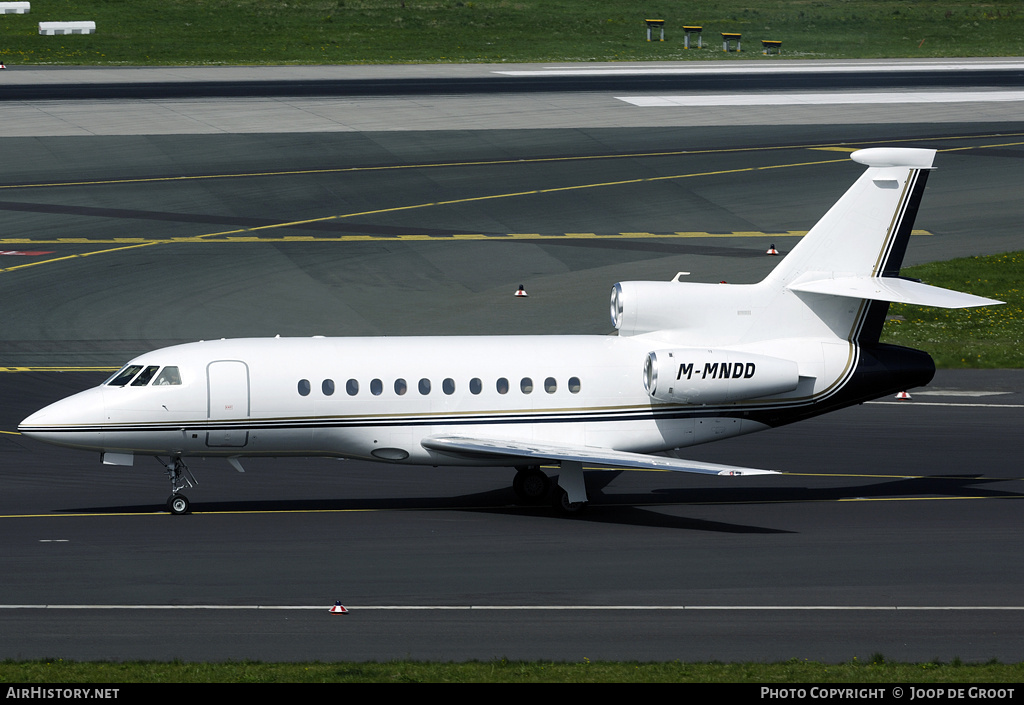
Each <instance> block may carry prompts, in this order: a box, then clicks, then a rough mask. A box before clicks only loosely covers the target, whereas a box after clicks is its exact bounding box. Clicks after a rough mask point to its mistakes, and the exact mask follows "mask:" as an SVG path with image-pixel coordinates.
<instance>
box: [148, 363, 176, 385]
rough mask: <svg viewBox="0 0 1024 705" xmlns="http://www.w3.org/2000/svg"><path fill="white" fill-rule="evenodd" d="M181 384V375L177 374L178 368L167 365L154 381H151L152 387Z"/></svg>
mask: <svg viewBox="0 0 1024 705" xmlns="http://www.w3.org/2000/svg"><path fill="white" fill-rule="evenodd" d="M179 384H181V374H180V373H179V372H178V368H177V367H176V366H174V365H168V366H167V367H165V368H163V369H162V370H161V371H160V374H159V375H157V377H156V379H155V380H153V386H154V387H163V386H170V385H179Z"/></svg>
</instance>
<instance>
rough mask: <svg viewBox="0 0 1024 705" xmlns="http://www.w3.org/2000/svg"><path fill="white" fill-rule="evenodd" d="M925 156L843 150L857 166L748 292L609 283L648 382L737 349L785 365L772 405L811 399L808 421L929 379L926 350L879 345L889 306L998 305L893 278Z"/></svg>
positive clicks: (676, 282)
mask: <svg viewBox="0 0 1024 705" xmlns="http://www.w3.org/2000/svg"><path fill="white" fill-rule="evenodd" d="M934 157H935V150H932V149H903V148H877V149H864V150H860V151H858V152H854V153H853V154H852V158H853V160H854V161H856V162H859V163H861V164H864V165H866V166H867V167H868V168H867V170H866V171H865V172H864V173H863V174H862V175H861V176H860V178H858V179H857V181H856V182H855V183H854V184H853V185H852V186H851V187H850V188H849V190H847V192H846V193H845V194H844V195H843V196H842V198H840V199H839V201H837V202H836V204H835V205H834V206H832V208H830V209H829V211H828V212H827V213H826V214H825V215H824V216H823V217H822V218H821V220H819V221H818V222H817V224H815V225H814V227H813V228H811V230H810V231H809V232H808V233H807V234H806V235H805V236H804V237H803V238H802V239H801V240H800V242H799V243H798V244H797V245H796V247H794V248H793V250H792V251H791V252H790V253H789V254H787V255H786V256H785V258H784V259H783V260H782V261H781V262H780V263H779V264H778V265H777V266H776V267H775V269H774V270H773V271H772V272H771V273H770V274H769V275H768V276H767V277H766V278H765V279H764V280H763V281H761V282H759V283H757V284H749V285H726V284H721V285H718V284H699V283H688V282H685V281H683V280H682V278H681V277H680V276H679V275H677V276H676V277H675V278H674V279H673V280H672V281H670V282H622V283H619V284H616V285H615V287H614V288H613V290H612V318H613V320H614V322H615V324H616V328H617V329H618V331H619V335H626V336H630V335H647V336H650V337H651V338H652V343H653V342H654V341H655V340H656V341H657V343H655V344H657V346H658V347H657V348H655V351H654V352H653V353H652V354H651V356H649V358H648V363H647V366H648V372H647V373H646V374H647V378H648V379H649V380H652V381H653V379H654V378H655V377H656V376H657V369H656V364H655V363H657V364H658V365H660V364H661V359H662V358H664V357H666V354H667V353H668V352H669V351H675V350H680V349H682V348H683V347H684V346H685V348H686V349H688V350H692V349H697V348H705V349H707V350H708V352H709V354H713V355H715V356H717V357H718V358H721V359H725V357H724V356H725V355H726V354H727V353H728V352H742V353H746V354H763V355H767V356H769V357H772V358H777V359H783V360H790V361H793V362H795V363H796V365H797V368H798V373H797V374H798V377H799V382H794V383H793V384H794V388H793V389H792V391H791V392H790V393H789V396H788V399H790V400H791V401H789V402H782V403H784V404H786V405H787V406H788V407H789V410H790V411H792V410H793V407H794V406H796V405H798V404H800V403H806V402H811V403H810V404H806V406H807V409H806V412H807V415H815V414H818V413H822V412H824V411H828V410H831V409H834V408H838V407H841V406H847V405H849V404H853V403H857V402H860V401H865V400H867V399H873V398H877V397H879V396H882V395H884V394H888V393H895V392H898V391H900V390H902V389H908V388H911V387H916V386H921V385H924V384H927V383H928V382H929V381H931V378H932V376H933V374H934V371H935V366H934V363H933V362H932V360H931V357H929V356H928V354H927V353H924V352H921V351H918V350H912V349H910V348H904V347H899V346H895V345H885V344H881V343H879V336H880V335H881V332H882V325H883V323H884V322H885V316H886V313H887V311H888V308H889V304H890V303H892V302H896V303H906V304H913V305H917V306H937V307H942V308H963V307H968V306H985V305H991V304H998V303H1001V302H999V301H994V300H992V299H986V298H983V297H980V296H973V295H971V294H964V293H960V292H956V291H950V290H948V289H942V288H939V287H934V286H929V285H927V284H923V283H921V282H918V281H912V280H909V279H904V278H901V277H900V276H899V274H900V267H901V265H902V263H903V257H904V254H905V253H906V250H907V244H908V242H909V240H910V236H911V233H912V232H913V228H914V220H915V218H916V216H917V210H918V206H919V205H920V204H921V197H922V195H923V193H924V188H925V184H926V182H927V179H928V173H929V171H930V170H931V169H932V161H933V159H934ZM652 347H654V345H652ZM659 348H660V350H661V351H664V354H660V355H659V354H658V353H659ZM677 396H678V394H677ZM762 399H764V398H762ZM774 399H778V398H777V397H774ZM798 400H800V401H798ZM759 403H760V401H759ZM762 405H764V404H762ZM799 417H800V414H792V415H790V416H789V417H787V421H788V420H798V419H799ZM779 422H780V421H779V420H777V419H776V420H773V423H779Z"/></svg>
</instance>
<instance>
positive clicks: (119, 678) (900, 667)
mask: <svg viewBox="0 0 1024 705" xmlns="http://www.w3.org/2000/svg"><path fill="white" fill-rule="evenodd" d="M1022 678H1024V664H1000V663H997V662H994V661H993V662H989V663H978V664H966V663H961V662H960V661H959V660H956V661H954V662H952V663H940V662H937V661H933V662H930V663H908V664H899V663H889V662H887V661H886V660H885V659H884V657H882V656H881V655H880V654H876V655H874V656H872V657H871V658H870V660H868V661H863V662H861V661H858V660H857V659H854V660H852V661H850V662H847V663H841V664H831V665H830V664H823V663H817V662H814V661H799V660H796V659H791V660H790V661H786V662H783V663H775V664H761V663H745V664H724V663H689V664H688V663H680V662H678V661H673V662H669V663H637V662H632V663H631V662H619V663H611V662H603V661H590V660H588V659H583V660H582V661H580V662H572V663H568V662H545V661H507V660H504V659H502V660H500V661H470V662H466V663H426V662H417V661H392V662H387V663H373V662H371V663H320V662H314V663H259V662H244V661H243V662H228V663H184V662H180V661H172V662H168V663H155V662H125V663H118V662H75V661H64V660H62V659H46V660H40V661H4V662H0V682H3V683H25V684H30V683H123V684H127V683H684V682H686V683H962V684H969V683H1020V682H1021V679H1022Z"/></svg>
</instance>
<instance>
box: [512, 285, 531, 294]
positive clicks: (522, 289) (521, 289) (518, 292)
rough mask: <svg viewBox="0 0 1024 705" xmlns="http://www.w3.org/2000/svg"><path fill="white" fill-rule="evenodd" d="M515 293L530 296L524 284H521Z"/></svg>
mask: <svg viewBox="0 0 1024 705" xmlns="http://www.w3.org/2000/svg"><path fill="white" fill-rule="evenodd" d="M515 295H516V296H529V294H527V293H526V289H524V288H523V285H522V284H520V285H519V288H518V289H516V293H515Z"/></svg>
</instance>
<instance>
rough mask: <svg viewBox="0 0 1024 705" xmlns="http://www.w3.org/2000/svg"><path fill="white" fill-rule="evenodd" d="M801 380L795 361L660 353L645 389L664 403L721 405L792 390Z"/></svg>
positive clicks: (652, 355)
mask: <svg viewBox="0 0 1024 705" xmlns="http://www.w3.org/2000/svg"><path fill="white" fill-rule="evenodd" d="M799 382H800V373H799V371H798V369H797V364H796V363H795V362H794V361H792V360H783V359H781V358H778V357H769V356H767V355H756V354H751V353H745V352H738V351H735V350H708V349H705V348H677V349H675V350H655V351H654V352H649V353H647V359H646V361H645V362H644V389H646V390H647V393H648V394H650V395H651V396H652V397H653V398H654V399H657V400H659V401H669V402H681V403H684V404H721V403H725V402H734V401H742V400H744V399H757V398H759V397H766V396H771V395H774V394H783V393H784V392H791V391H793V390H794V389H796V387H797V384H798V383H799Z"/></svg>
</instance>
